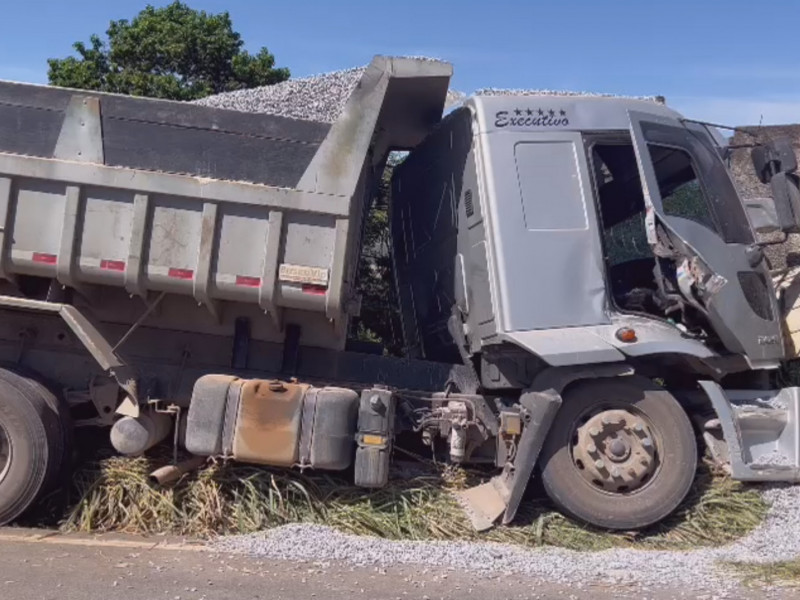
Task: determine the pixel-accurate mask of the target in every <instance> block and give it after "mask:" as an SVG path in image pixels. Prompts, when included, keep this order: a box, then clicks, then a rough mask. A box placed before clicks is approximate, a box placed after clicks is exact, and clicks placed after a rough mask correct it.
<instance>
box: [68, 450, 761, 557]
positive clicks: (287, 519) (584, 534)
mask: <svg viewBox="0 0 800 600" xmlns="http://www.w3.org/2000/svg"><path fill="white" fill-rule="evenodd" d="M162 462H163V461H158V460H151V459H145V458H139V459H124V458H107V459H105V460H102V461H100V462H99V463H96V464H94V465H90V466H87V467H85V468H84V469H82V470H81V471H79V472H78V473H77V474H76V478H75V486H76V493H77V494H78V496H77V497H79V498H80V499H79V500H78V501H77V502H76V503H74V505H73V507H72V508H71V510H69V511H68V514H67V516H66V518H65V519H64V521H63V522H62V524H61V527H62V528H63V529H66V530H73V531H74V530H77V531H124V532H136V533H173V534H188V535H197V536H202V537H209V536H213V535H218V534H232V533H247V532H253V531H258V530H261V529H265V528H269V527H274V526H278V525H283V524H286V523H297V522H303V523H321V524H326V525H331V526H333V527H336V528H338V529H340V530H342V531H345V532H349V533H355V534H363V535H374V536H379V537H383V538H388V539H411V540H452V539H462V540H486V541H498V542H506V543H514V544H520V545H524V546H539V545H544V544H547V545H555V546H561V547H566V548H573V549H580V550H596V549H604V548H611V547H620V546H624V547H631V546H636V547H642V548H653V549H655V548H659V549H661V548H688V547H693V546H698V545H717V544H721V543H725V542H728V541H731V540H733V539H736V538H738V537H741V536H742V535H744V534H746V533H747V532H748V531H750V530H751V529H752V528H753V527H755V526H756V525H757V524H758V523H759V522H760V521H761V519H762V518H763V516H764V514H765V512H766V506H765V505H764V503H763V501H762V500H761V497H760V495H759V494H758V493H757V492H756V491H755V490H753V489H748V488H745V487H744V486H742V485H741V484H738V483H735V482H733V481H731V480H729V479H727V478H725V477H722V476H719V475H715V474H713V473H712V472H711V471H710V470H709V469H708V468H707V467H704V468H703V469H702V470H701V472H700V473H699V475H698V482H697V485H696V486H695V489H694V491H693V492H692V493H691V494H690V497H689V498H687V500H686V501H685V502H684V504H683V506H682V507H681V508H680V509H679V510H678V511H677V512H676V513H675V514H674V515H672V516H671V517H669V518H668V519H667V520H666V521H664V522H663V523H661V524H659V525H658V526H656V527H653V528H650V529H648V530H646V531H639V532H627V533H609V532H606V531H600V530H596V529H592V528H588V527H585V526H583V525H580V524H577V523H575V522H573V521H571V520H569V519H567V518H565V517H563V516H562V515H560V514H558V513H557V512H555V511H554V510H553V509H552V508H551V506H550V505H549V503H548V502H547V501H546V500H544V499H542V498H536V497H532V498H530V499H529V500H527V501H526V502H525V503H524V504H523V509H522V510H521V512H520V515H519V517H518V519H517V524H515V525H513V526H509V527H498V528H496V529H494V530H491V531H489V532H486V533H484V534H478V533H476V532H474V531H473V530H472V528H471V527H470V525H469V522H468V521H467V519H466V518H465V516H464V514H463V512H462V511H461V509H460V508H459V507H458V505H457V504H456V502H455V501H454V499H453V497H452V496H451V494H450V493H449V491H450V490H452V489H456V488H460V487H463V486H464V485H467V484H469V483H473V482H475V480H476V479H477V478H478V477H479V474H476V473H467V472H464V471H453V470H451V469H437V468H430V469H429V470H428V471H427V472H423V473H422V474H417V475H415V476H413V477H409V478H407V479H399V480H394V481H393V482H392V483H391V484H390V485H389V486H388V487H387V488H385V489H381V490H364V489H361V488H355V487H353V486H352V485H350V484H348V483H347V482H346V481H344V480H343V479H340V478H337V477H335V476H330V475H320V474H313V475H303V474H299V473H296V472H286V471H277V470H271V469H262V468H258V467H252V466H246V465H238V464H215V465H211V466H209V467H207V468H204V469H202V470H201V471H199V472H197V473H195V474H192V475H190V476H186V477H184V478H183V479H182V480H181V481H180V482H178V483H177V484H176V485H174V486H171V487H166V488H158V487H155V486H153V485H151V483H150V482H149V481H148V474H149V473H150V472H151V470H152V469H153V468H154V467H156V466H159V465H160V464H161V463H162Z"/></svg>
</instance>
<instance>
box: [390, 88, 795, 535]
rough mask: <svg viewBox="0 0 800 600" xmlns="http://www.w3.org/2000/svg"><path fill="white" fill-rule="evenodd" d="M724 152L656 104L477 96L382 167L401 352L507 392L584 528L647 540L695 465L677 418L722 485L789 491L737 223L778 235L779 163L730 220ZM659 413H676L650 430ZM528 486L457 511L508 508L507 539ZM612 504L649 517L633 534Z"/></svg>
mask: <svg viewBox="0 0 800 600" xmlns="http://www.w3.org/2000/svg"><path fill="white" fill-rule="evenodd" d="M725 155H726V151H725V148H724V138H722V137H721V136H720V135H719V133H718V132H717V131H716V130H715V129H714V128H713V127H711V126H709V125H707V124H704V123H700V122H695V121H690V120H687V119H685V118H683V117H682V116H681V115H680V114H679V113H677V112H675V111H674V110H672V109H670V108H668V107H667V106H665V105H664V104H663V102H662V101H661V100H660V99H628V98H617V97H601V96H583V95H553V94H541V95H537V94H530V95H529V94H494V95H479V96H475V97H473V98H470V99H469V100H467V101H466V102H465V104H464V105H463V106H462V107H460V108H458V109H456V110H455V111H453V112H452V113H451V114H450V115H449V116H448V117H446V118H445V119H444V120H443V122H442V123H441V124H440V126H439V127H438V128H437V130H435V131H434V132H433V133H432V134H431V135H430V136H429V138H428V139H427V140H426V141H425V142H423V143H422V144H421V145H420V146H419V147H418V148H416V149H415V150H414V152H412V153H411V154H410V156H409V157H408V158H407V159H406V161H405V162H404V163H403V164H402V165H401V167H400V168H398V169H397V172H396V175H395V179H394V188H393V189H394V195H393V202H394V214H393V216H394V219H393V234H394V250H395V263H396V270H397V281H398V291H399V297H400V302H401V308H402V313H403V318H404V333H405V337H406V340H408V341H409V342H410V343H409V350H410V352H411V353H412V355H415V356H418V357H420V358H426V359H429V360H454V357H456V356H460V357H461V359H462V360H463V362H464V363H465V364H467V365H470V366H472V368H473V369H474V377H475V380H476V381H477V384H476V386H475V387H476V388H480V389H481V390H484V392H485V393H490V394H491V393H492V392H494V393H496V394H504V393H509V392H510V391H511V390H519V391H520V393H521V396H520V403H521V404H522V405H523V411H522V412H523V413H524V412H525V410H527V411H528V412H527V414H528V418H530V420H531V422H533V423H539V424H543V425H542V427H543V429H544V430H547V431H548V433H547V435H546V440H544V441H541V442H539V443H538V444H536V443H533V442H532V441H531V442H530V445H529V446H527V447H528V448H530V452H531V453H532V454H533V455H534V456H538V453H539V452H540V451H541V456H539V468H540V470H541V473H542V476H543V478H544V484H545V489H547V491H548V493H549V495H550V497H551V498H553V499H554V501H555V502H556V503H557V504H558V505H559V506H560V507H561V508H562V509H563V510H565V511H566V512H567V513H569V514H572V515H574V516H578V517H579V518H582V519H583V520H586V521H589V522H593V523H595V524H601V525H604V526H610V527H623V528H624V527H625V526H630V525H633V524H634V523H638V524H641V523H642V522H645V521H648V520H649V521H650V522H652V520H653V518H654V517H655V516H656V515H657V514H664V513H663V511H664V510H668V509H666V508H665V505H661V504H660V503H659V500H658V499H657V497H658V491H657V490H658V487H659V485H667V484H665V483H664V481H665V480H668V481H670V483H669V486H671V487H670V488H669V489H670V491H669V492H666V491H665V492H664V494H666V495H673V494H674V496H673V497H677V496H681V497H682V495H681V493H678V492H676V490H677V489H678V488H681V487H682V489H684V490H688V486H689V485H690V481H689V479H690V478H687V475H686V474H687V473H688V472H691V471H693V470H694V464H695V462H694V461H696V455H695V454H694V442H693V441H692V435H691V426H689V424H688V421H686V419H685V417H686V415H685V414H684V411H683V409H686V412H688V413H691V414H693V418H694V420H695V425H696V426H697V427H698V428H699V431H698V433H700V434H701V435H702V436H703V437H704V439H705V440H706V442H707V444H708V446H709V448H710V449H711V452H712V454H714V455H716V456H718V457H721V462H725V463H728V461H729V465H728V466H729V468H730V470H731V472H732V474H733V476H734V477H735V478H737V479H744V480H795V481H796V480H798V479H800V469H798V467H799V466H800V462H799V461H800V456H798V452H797V449H796V447H797V443H796V441H797V439H798V393H797V388H785V389H771V388H772V386H771V385H770V384H769V382H770V381H771V379H774V378H772V377H771V374H774V373H775V370H776V369H777V368H778V367H779V366H780V365H781V363H782V361H785V360H786V359H787V358H788V357H790V356H794V355H795V353H794V350H793V348H792V342H791V339H789V337H788V336H785V334H784V329H785V316H786V315H785V314H784V311H783V310H782V307H781V303H780V302H779V299H778V294H777V293H776V286H775V284H774V283H773V275H774V274H775V273H773V272H772V271H771V269H770V265H769V264H768V261H767V259H766V258H765V255H764V252H763V248H762V245H761V244H759V243H757V241H756V237H755V234H754V230H753V227H752V226H751V219H752V221H753V222H754V223H757V224H758V226H759V228H760V229H761V230H762V231H777V230H781V231H783V232H784V233H791V232H795V231H797V227H798V221H797V218H796V215H797V210H796V208H795V207H797V206H798V203H797V198H798V191H797V189H798V188H797V185H796V178H795V177H794V175H793V171H794V170H795V169H796V161H795V160H794V154H793V153H792V152H791V151H790V150H787V148H786V146H785V144H781V143H775V144H772V146H771V147H768V148H760V149H756V150H755V151H754V168H755V169H756V170H757V171H758V172H759V173H760V176H763V177H762V180H765V181H766V180H768V179H769V178H770V176H771V177H772V180H773V181H772V184H773V192H774V193H773V196H774V198H773V199H764V200H761V201H759V202H756V203H755V204H752V205H749V206H747V207H746V205H745V203H744V202H743V201H742V199H741V198H740V197H739V195H738V194H737V190H736V188H735V186H734V184H733V183H732V180H731V177H730V174H729V172H728V170H727V167H726V164H725V161H724V158H725ZM748 209H750V210H751V211H752V214H751V215H750V216H748ZM626 368H629V369H630V371H626ZM631 373H635V375H634V376H633V377H620V375H626V374H631ZM734 377H737V378H738V382H739V385H740V386H741V385H742V382H744V387H746V388H747V389H732V386H731V385H729V383H730V382H732V381H733V380H734V379H733V378H734ZM611 378H613V380H612V379H611ZM576 381H577V383H576ZM654 381H656V382H658V383H656V384H655V387H653V382H654ZM765 382H766V383H765ZM548 395H549V396H548ZM548 397H549V398H550V400H548ZM654 398H658V400H654ZM526 399H527V400H528V401H529V402H530V405H529V406H527V408H526V407H525V401H526ZM548 401H550V402H551V403H552V408H550V409H547V408H546V407H547V405H548ZM562 401H563V404H562ZM648 403H649V404H650V407H649V408H648ZM667 405H672V406H673V407H674V406H677V405H681V406H683V409H680V410H679V411H676V412H674V413H672V414H670V415H663V414H657V413H658V412H659V411H660V410H661V409H663V408H664V407H665V406H667ZM689 405H692V407H691V408H690V406H689ZM698 407H700V408H699V409H698ZM702 407H705V408H702ZM673 426H675V427H676V429H674V430H671V429H670V428H671V427H673ZM659 428H661V432H660V433H657V432H656V430H657V429H659ZM687 432H688V433H687ZM541 437H545V436H541ZM658 440H660V442H659V441H658ZM519 445H520V448H522V447H523V446H524V445H525V444H524V443H523V441H522V440H520V442H519ZM656 446H658V447H657V448H656ZM654 448H656V449H654ZM601 449H602V450H601ZM613 449H616V450H613ZM675 449H680V450H679V451H676V452H675V453H673V450H675ZM684 450H685V452H684ZM514 451H516V448H515V449H514ZM615 451H618V453H619V454H615V453H614V452H615ZM520 452H521V451H520ZM722 457H724V458H722ZM517 462H520V463H523V464H524V463H525V461H524V460H522V459H521V458H520V456H519V455H518V456H517ZM529 462H530V461H529ZM668 465H669V466H668ZM532 472H533V468H532V466H531V468H530V469H520V468H519V466H517V467H511V468H506V469H504V473H503V475H501V476H499V477H497V478H496V479H495V480H493V482H492V484H491V485H488V484H487V485H488V487H484V488H483V489H476V490H474V491H473V492H470V493H468V494H466V496H465V498H464V502H465V504H467V505H468V506H471V507H472V511H473V514H477V515H484V516H485V515H486V514H487V513H491V507H492V506H501V505H502V506H506V507H509V506H510V507H512V510H511V511H509V509H508V508H506V509H505V517H504V519H505V520H506V521H508V520H509V516H510V515H511V516H513V507H514V503H515V502H518V501H519V500H518V498H519V496H520V493H519V491H518V488H519V485H520V484H519V480H520V478H522V479H526V478H527V477H529V476H530V475H531V473H532ZM656 479H658V480H659V481H660V482H661V483H656V482H655V480H656ZM684 493H685V492H684ZM623 497H624V498H626V499H631V498H634V499H637V500H638V501H639V502H640V507H641V506H643V505H644V504H646V503H647V502H648V501H645V500H644V499H645V498H648V497H649V498H650V501H652V504H650V505H649V508H648V509H642V511H641V512H640V513H639V514H638V516H636V517H634V516H632V514H633V513H632V512H631V511H633V512H636V511H635V510H633V509H632V508H630V507H629V506H627V505H626V504H625V503H622V504H620V503H619V500H620V499H621V498H623ZM498 498H499V500H498ZM674 506H677V504H674V503H673V507H674ZM487 507H488V508H487ZM659 511H661V512H659ZM492 517H494V515H493V514H489V516H488V518H486V519H484V520H485V521H489V520H491V518H492ZM658 518H660V517H658ZM480 521H481V517H479V518H478V519H477V521H476V522H480Z"/></svg>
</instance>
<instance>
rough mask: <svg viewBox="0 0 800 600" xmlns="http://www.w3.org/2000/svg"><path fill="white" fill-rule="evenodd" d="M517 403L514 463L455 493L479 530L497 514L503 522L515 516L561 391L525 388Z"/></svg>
mask: <svg viewBox="0 0 800 600" xmlns="http://www.w3.org/2000/svg"><path fill="white" fill-rule="evenodd" d="M520 404H521V405H522V409H523V412H522V419H523V422H524V423H525V427H524V429H523V430H522V436H520V440H519V449H518V451H517V457H516V459H515V460H514V463H513V464H512V463H508V464H506V466H505V468H504V469H503V472H502V473H501V474H500V475H498V476H497V477H493V478H492V479H491V480H490V481H489V482H488V483H484V484H482V485H479V486H476V487H474V488H470V489H468V490H464V491H463V492H459V493H458V494H457V495H456V497H457V498H458V500H459V502H461V504H462V505H463V506H464V509H465V512H466V513H467V515H468V516H469V518H470V520H471V521H472V525H473V527H475V529H477V530H478V531H484V530H486V529H489V528H490V527H491V526H492V525H493V524H494V522H495V521H496V520H497V519H498V518H499V517H500V515H503V524H504V525H507V524H508V523H510V522H511V521H512V520H513V519H514V516H515V515H516V514H517V509H518V508H519V504H520V502H521V501H522V495H523V494H524V493H525V488H526V487H527V485H528V481H529V480H530V478H531V475H532V474H533V467H534V465H536V460H537V459H538V458H539V452H541V450H542V446H543V445H544V440H545V438H546V437H547V432H548V431H549V430H550V425H551V424H552V423H553V419H554V418H555V416H556V413H557V412H558V409H559V407H560V406H561V395H560V394H559V393H558V392H556V391H555V390H553V389H549V390H546V391H541V392H533V391H528V392H525V393H524V394H522V396H521V397H520Z"/></svg>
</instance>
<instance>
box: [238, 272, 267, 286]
mask: <svg viewBox="0 0 800 600" xmlns="http://www.w3.org/2000/svg"><path fill="white" fill-rule="evenodd" d="M236 285H242V286H244V287H261V277H249V276H247V275H237V276H236Z"/></svg>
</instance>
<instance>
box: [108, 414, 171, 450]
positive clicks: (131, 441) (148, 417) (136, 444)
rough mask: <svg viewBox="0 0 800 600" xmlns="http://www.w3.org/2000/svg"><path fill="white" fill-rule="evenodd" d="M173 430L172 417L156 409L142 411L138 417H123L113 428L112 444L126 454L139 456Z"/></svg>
mask: <svg viewBox="0 0 800 600" xmlns="http://www.w3.org/2000/svg"><path fill="white" fill-rule="evenodd" d="M171 430H172V417H171V416H170V415H168V414H164V413H157V412H155V411H148V412H142V414H140V415H139V416H138V417H122V418H121V419H120V420H119V421H117V422H116V423H114V426H113V427H112V428H111V445H112V446H114V449H115V450H116V451H117V452H119V453H120V454H124V455H125V456H139V455H140V454H143V453H144V452H146V451H147V450H149V449H150V448H152V447H153V446H155V445H156V444H158V443H159V442H161V441H163V440H164V439H165V438H166V437H167V436H168V435H169V433H170V431H171Z"/></svg>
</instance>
